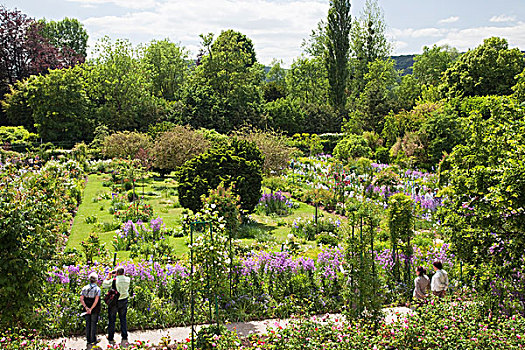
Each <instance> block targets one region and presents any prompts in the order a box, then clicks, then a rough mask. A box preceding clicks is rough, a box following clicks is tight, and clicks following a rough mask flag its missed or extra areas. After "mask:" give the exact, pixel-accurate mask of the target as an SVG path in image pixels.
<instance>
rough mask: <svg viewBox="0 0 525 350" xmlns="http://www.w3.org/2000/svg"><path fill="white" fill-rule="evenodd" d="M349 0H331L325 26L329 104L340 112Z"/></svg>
mask: <svg viewBox="0 0 525 350" xmlns="http://www.w3.org/2000/svg"><path fill="white" fill-rule="evenodd" d="M350 27H351V15H350V1H349V0H331V1H330V9H329V10H328V23H327V28H326V33H327V40H326V58H325V64H326V70H327V72H328V82H329V84H330V87H329V100H330V104H331V105H332V106H333V107H334V108H335V109H336V110H337V111H338V112H339V113H342V112H343V111H344V109H345V105H346V93H345V88H346V81H347V79H348V57H349V50H350Z"/></svg>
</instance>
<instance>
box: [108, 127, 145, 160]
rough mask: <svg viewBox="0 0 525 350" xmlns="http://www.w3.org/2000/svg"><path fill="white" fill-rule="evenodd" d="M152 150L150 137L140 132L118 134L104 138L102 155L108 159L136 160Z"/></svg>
mask: <svg viewBox="0 0 525 350" xmlns="http://www.w3.org/2000/svg"><path fill="white" fill-rule="evenodd" d="M149 148H150V141H149V136H148V135H146V134H142V133H139V132H129V131H124V132H117V133H114V134H112V135H109V136H107V137H106V138H104V143H103V146H102V153H103V154H104V156H106V157H108V158H123V159H128V158H135V157H136V156H137V154H138V153H139V151H140V150H141V149H142V150H148V149H149Z"/></svg>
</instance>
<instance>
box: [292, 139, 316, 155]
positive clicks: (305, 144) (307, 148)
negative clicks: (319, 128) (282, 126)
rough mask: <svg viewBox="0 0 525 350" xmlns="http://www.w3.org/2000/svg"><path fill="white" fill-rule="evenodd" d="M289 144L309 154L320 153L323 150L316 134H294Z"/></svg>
mask: <svg viewBox="0 0 525 350" xmlns="http://www.w3.org/2000/svg"><path fill="white" fill-rule="evenodd" d="M290 144H291V146H294V147H297V148H299V149H300V150H301V151H303V152H304V153H306V154H308V155H310V156H314V155H317V154H320V153H321V152H322V151H323V146H322V144H321V138H320V137H319V135H317V134H307V133H303V134H294V135H293V136H292V141H291V142H290Z"/></svg>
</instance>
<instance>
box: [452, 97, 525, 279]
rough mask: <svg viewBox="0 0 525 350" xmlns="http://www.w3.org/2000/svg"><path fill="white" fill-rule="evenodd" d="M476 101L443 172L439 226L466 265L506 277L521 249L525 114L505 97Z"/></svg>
mask: <svg viewBox="0 0 525 350" xmlns="http://www.w3.org/2000/svg"><path fill="white" fill-rule="evenodd" d="M477 100H478V101H477V103H476V104H477V106H478V107H475V108H473V109H472V110H471V113H470V114H469V115H468V116H467V117H466V120H465V122H464V123H463V125H464V127H465V131H464V135H465V136H466V137H467V140H466V142H465V143H464V144H461V145H458V146H456V147H455V148H454V151H453V152H452V154H451V155H450V158H449V159H448V162H449V163H450V170H445V172H446V174H444V175H446V177H447V178H449V186H448V187H447V189H446V196H447V197H448V198H449V200H448V201H446V202H445V203H446V207H445V209H444V211H443V213H442V214H443V218H444V221H443V225H444V228H446V231H445V232H446V234H447V236H448V238H449V239H450V240H451V242H452V249H453V251H454V253H455V254H457V256H458V258H460V259H461V260H462V261H463V262H464V263H466V264H470V265H472V266H477V267H480V266H488V267H489V268H490V267H492V268H494V269H496V272H497V273H498V274H500V276H508V275H509V274H511V273H513V269H514V268H517V269H518V271H522V264H523V260H522V258H523V251H524V249H525V240H524V237H525V236H524V235H523V232H525V215H524V209H523V208H525V181H524V179H525V164H524V159H525V158H524V155H525V138H524V135H525V134H524V133H523V130H524V128H525V118H524V117H525V115H524V110H523V108H521V107H520V106H519V105H517V104H516V102H515V101H514V100H513V99H511V98H508V97H494V96H491V97H485V98H477ZM481 100H484V102H483V103H480V102H481ZM471 102H476V101H471ZM471 106H474V104H472V103H471ZM485 106H490V108H487V109H486V110H485V111H483V110H479V109H478V108H479V107H481V109H483V108H485ZM484 264H486V265H484ZM480 277H481V278H482V277H483V276H477V279H479V278H480ZM489 282H490V281H489Z"/></svg>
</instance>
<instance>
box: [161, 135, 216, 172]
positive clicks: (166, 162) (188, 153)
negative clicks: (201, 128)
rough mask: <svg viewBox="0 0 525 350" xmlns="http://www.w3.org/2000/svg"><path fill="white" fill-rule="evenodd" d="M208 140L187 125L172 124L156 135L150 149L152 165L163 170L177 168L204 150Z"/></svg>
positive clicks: (206, 147) (208, 144) (208, 143)
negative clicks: (153, 160) (152, 159)
mask: <svg viewBox="0 0 525 350" xmlns="http://www.w3.org/2000/svg"><path fill="white" fill-rule="evenodd" d="M209 147H210V142H209V141H208V140H206V138H205V137H204V135H202V134H201V133H198V132H196V131H194V130H192V129H191V128H190V127H187V126H179V125H176V126H173V127H172V128H171V130H170V131H167V132H163V133H161V134H159V135H158V137H157V139H156V141H155V145H154V146H153V149H152V156H153V158H154V159H155V162H154V166H155V168H157V169H160V170H161V171H163V172H168V173H169V172H170V171H172V170H177V169H178V168H179V167H180V166H182V164H184V163H185V162H186V161H188V160H190V159H192V158H194V157H195V156H197V155H199V154H201V153H203V152H205V151H206V150H207V149H208V148H209Z"/></svg>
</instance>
